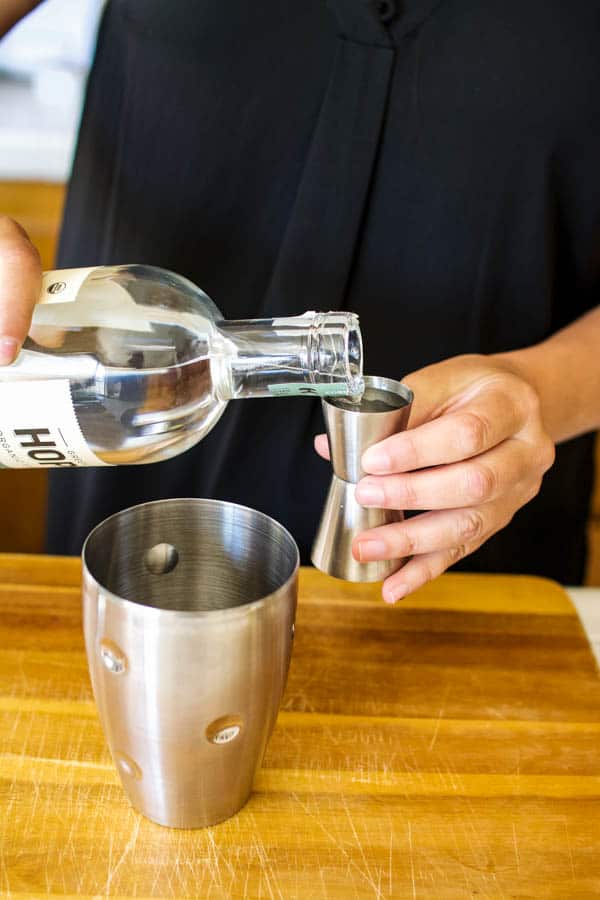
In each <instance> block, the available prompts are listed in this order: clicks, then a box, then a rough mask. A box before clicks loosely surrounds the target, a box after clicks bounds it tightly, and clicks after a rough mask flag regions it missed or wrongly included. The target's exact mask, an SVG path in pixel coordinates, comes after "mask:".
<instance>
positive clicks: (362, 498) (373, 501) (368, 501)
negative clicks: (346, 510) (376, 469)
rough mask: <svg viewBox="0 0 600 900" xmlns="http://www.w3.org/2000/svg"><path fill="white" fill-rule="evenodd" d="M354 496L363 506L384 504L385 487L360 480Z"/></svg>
mask: <svg viewBox="0 0 600 900" xmlns="http://www.w3.org/2000/svg"><path fill="white" fill-rule="evenodd" d="M354 496H355V497H356V499H357V501H358V502H359V503H360V505H361V506H383V503H384V500H385V494H384V492H383V488H381V487H379V485H377V484H364V483H363V482H359V484H358V485H357V487H356V490H355V492H354Z"/></svg>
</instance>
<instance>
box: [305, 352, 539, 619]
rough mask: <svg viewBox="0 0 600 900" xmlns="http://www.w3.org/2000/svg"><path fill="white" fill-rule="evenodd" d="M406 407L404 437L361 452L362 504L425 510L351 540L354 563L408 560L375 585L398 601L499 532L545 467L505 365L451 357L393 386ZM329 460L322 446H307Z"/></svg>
mask: <svg viewBox="0 0 600 900" xmlns="http://www.w3.org/2000/svg"><path fill="white" fill-rule="evenodd" d="M403 382H404V383H405V384H406V385H408V387H410V388H411V389H412V391H413V392H414V395H415V401H414V404H413V408H412V411H411V416H410V423H409V425H410V427H409V430H408V431H404V432H402V433H400V434H395V435H393V436H392V437H389V438H387V439H386V440H384V441H381V442H380V443H379V444H375V445H374V446H373V447H370V448H369V449H368V450H367V451H366V453H365V454H364V455H363V460H362V463H363V468H364V469H365V471H366V472H368V473H370V474H369V475H367V476H366V477H365V478H363V479H362V480H361V481H360V482H359V484H358V486H357V488H356V499H357V500H358V502H359V503H360V504H361V505H362V506H373V507H379V508H389V509H401V510H427V512H422V513H421V514H420V515H418V516H414V517H412V518H410V519H407V520H405V521H404V522H398V523H395V524H393V525H384V526H382V527H380V528H373V529H371V530H370V531H365V532H362V533H361V534H358V535H357V536H356V537H355V539H354V541H353V544H352V552H353V555H354V557H355V558H356V559H357V560H358V561H359V562H370V561H371V560H381V559H397V558H406V557H410V559H409V560H408V561H407V562H406V563H405V564H404V565H403V567H402V568H401V569H400V570H399V571H398V572H396V573H394V574H393V575H391V576H390V577H389V578H388V579H387V580H386V581H385V583H384V585H383V598H384V600H385V601H386V602H388V603H395V602H396V601H397V600H399V599H400V598H401V597H404V596H405V595H406V594H408V593H410V592H411V591H414V590H415V589H416V588H418V587H421V585H423V584H425V583H426V582H427V581H430V580H431V579H433V578H437V576H438V575H441V573H442V572H444V571H445V569H447V568H448V566H450V565H452V564H453V563H455V562H457V561H458V560H459V559H462V557H464V556H467V554H469V553H472V552H473V551H474V550H476V549H477V548H478V547H480V546H481V544H483V543H484V542H485V541H486V540H487V539H488V538H489V537H491V536H492V535H493V534H495V533H496V532H497V531H499V530H500V529H501V528H504V526H505V525H508V523H509V522H510V520H511V519H512V517H513V516H514V514H515V512H516V511H517V510H518V509H519V508H520V507H521V506H523V505H524V504H525V503H527V502H528V501H529V500H531V499H532V498H533V497H535V495H536V494H537V493H538V491H539V489H540V485H541V481H542V477H543V475H544V473H545V472H546V471H547V470H548V469H549V468H550V466H551V465H552V463H553V461H554V444H553V442H552V440H551V439H550V437H549V435H548V434H547V433H546V431H545V429H544V424H543V421H542V417H541V412H540V402H539V398H538V395H537V393H536V391H535V389H534V388H533V387H532V386H531V385H530V384H529V383H528V382H527V381H526V380H525V379H524V378H523V377H521V376H520V375H519V374H517V370H516V369H514V368H513V367H511V365H510V362H509V361H507V359H506V357H502V358H500V357H493V356H457V357H454V358H452V359H448V360H445V361H444V362H441V363H437V364H435V365H432V366H428V367H427V368H425V369H421V370H420V371H418V372H415V373H413V374H412V375H409V376H407V377H406V378H405V379H403ZM315 448H316V450H317V452H318V453H319V454H320V455H321V456H323V457H325V458H328V457H329V452H328V446H327V438H326V436H325V435H324V434H321V435H317V437H316V438H315Z"/></svg>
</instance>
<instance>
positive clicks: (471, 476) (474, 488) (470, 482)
mask: <svg viewBox="0 0 600 900" xmlns="http://www.w3.org/2000/svg"><path fill="white" fill-rule="evenodd" d="M497 482H498V479H497V477H496V474H495V472H494V471H493V469H490V468H489V466H486V465H483V464H482V463H475V464H472V465H470V466H469V467H468V474H467V495H468V496H469V497H470V498H471V499H472V500H473V501H474V502H475V503H483V502H484V501H486V500H489V499H490V498H491V497H492V496H493V495H494V493H495V491H496V487H497Z"/></svg>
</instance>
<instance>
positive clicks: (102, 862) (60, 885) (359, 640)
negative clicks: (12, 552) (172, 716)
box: [0, 557, 600, 900]
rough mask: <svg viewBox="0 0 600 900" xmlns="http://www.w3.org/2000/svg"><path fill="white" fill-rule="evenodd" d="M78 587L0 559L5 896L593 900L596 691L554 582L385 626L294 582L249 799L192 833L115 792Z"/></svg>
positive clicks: (446, 602)
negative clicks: (268, 734) (281, 687)
mask: <svg viewBox="0 0 600 900" xmlns="http://www.w3.org/2000/svg"><path fill="white" fill-rule="evenodd" d="M3 573H4V578H3ZM28 579H30V580H29V581H28ZM78 580H79V565H78V563H77V561H75V560H58V561H56V562H54V561H49V560H47V559H44V558H41V557H40V558H35V559H34V560H33V561H29V558H27V557H24V558H17V557H10V558H4V559H2V558H1V557H0V810H1V819H0V835H1V837H0V896H6V897H11V898H15V900H33V898H35V900H40V898H41V897H49V898H51V900H58V898H59V897H60V898H61V900H69V898H70V900H75V897H77V898H88V900H91V898H106V897H110V898H121V900H125V898H128V900H129V898H134V897H135V898H136V900H148V898H150V897H152V898H163V900H166V898H180V897H181V898H184V897H185V898H196V900H197V898H199V897H202V900H223V898H228V897H233V898H235V897H239V898H243V897H248V898H251V897H252V898H254V897H256V898H259V897H260V898H269V900H282V898H283V900H295V898H301V900H304V898H319V900H352V898H355V897H356V898H388V897H390V898H392V897H399V898H405V897H408V898H411V897H412V898H419V900H428V898H430V897H431V898H436V900H437V898H449V900H455V898H456V900H463V898H464V900H471V898H473V897H475V896H477V897H481V898H483V897H490V898H491V897H505V896H531V897H538V896H548V893H547V888H548V885H551V886H552V890H553V891H554V894H553V895H552V896H556V897H557V898H558V897H560V898H561V900H562V898H563V897H569V896H582V897H583V896H598V895H600V862H599V860H600V853H599V852H598V851H599V850H600V839H599V838H598V835H599V834H600V687H599V684H598V678H597V672H596V668H595V665H594V663H593V659H592V658H591V654H590V651H589V648H588V647H587V645H586V643H585V640H584V638H583V635H582V634H581V630H580V628H579V625H578V623H577V620H576V618H575V616H574V614H573V610H572V608H571V606H570V604H569V602H568V599H567V598H566V596H565V595H564V593H563V592H562V591H561V590H560V588H558V587H557V586H556V585H552V584H551V583H548V582H544V581H543V580H537V579H519V578H517V579H510V578H509V579H504V578H501V577H498V578H494V579H491V580H489V581H488V579H486V578H480V577H473V578H469V577H467V576H447V577H446V576H445V577H444V578H442V579H441V580H440V581H438V582H436V583H435V585H431V586H430V587H428V589H427V590H425V591H423V592H420V593H419V595H417V596H416V597H415V598H413V599H411V601H410V603H409V604H405V605H400V606H399V607H398V608H396V609H394V610H388V609H385V608H383V605H382V604H381V603H380V602H379V600H378V599H377V597H376V593H378V588H376V587H374V588H373V590H371V588H370V587H365V586H360V585H359V586H356V585H353V586H346V585H344V584H343V583H338V582H334V581H333V580H330V579H326V578H324V577H323V576H321V575H319V574H318V573H315V572H308V571H303V572H302V573H301V597H300V605H299V611H298V627H297V630H296V642H295V648H294V658H293V661H292V669H291V672H290V679H289V689H288V693H287V695H286V698H285V700H284V709H283V710H282V712H281V714H280V716H279V719H278V722H277V726H276V728H275V731H274V733H273V735H272V738H271V741H270V744H269V747H268V750H267V753H266V756H265V760H264V765H263V768H262V770H261V771H260V772H259V774H258V777H257V779H256V784H255V792H254V794H253V795H252V797H251V798H250V801H249V802H248V804H247V805H246V807H245V808H244V809H243V810H242V811H241V812H240V813H239V814H238V815H237V816H235V817H234V818H232V819H230V820H229V821H227V822H224V823H222V824H221V825H219V826H216V827H215V828H209V829H202V830H199V831H194V832H186V831H174V830H170V829H165V828H161V827H160V826H157V825H154V824H153V823H151V822H148V821H147V820H145V819H143V817H141V816H140V815H138V814H137V813H136V812H135V811H134V810H132V808H131V807H130V806H129V804H128V802H127V800H126V798H125V796H124V794H123V791H122V788H121V785H120V782H119V779H118V777H117V773H116V770H115V769H114V766H113V763H112V761H111V759H110V756H109V754H108V751H107V748H106V745H105V742H104V739H103V736H102V733H101V730H100V725H99V722H98V719H97V716H96V711H95V708H94V704H93V702H92V698H91V691H90V686H89V680H88V678H87V670H86V663H85V654H84V652H83V644H82V636H81V620H80V611H79V596H78V589H77V586H78ZM2 585H3V586H2ZM45 585H48V586H50V587H51V588H52V590H48V591H46V590H45V588H44V586H45ZM13 587H14V588H15V590H13Z"/></svg>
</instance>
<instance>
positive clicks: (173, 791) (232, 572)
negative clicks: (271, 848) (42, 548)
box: [83, 499, 299, 828]
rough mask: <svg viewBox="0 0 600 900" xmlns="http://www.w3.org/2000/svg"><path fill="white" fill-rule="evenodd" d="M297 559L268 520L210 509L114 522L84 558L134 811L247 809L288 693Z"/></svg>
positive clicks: (197, 821) (107, 721) (193, 506)
mask: <svg viewBox="0 0 600 900" xmlns="http://www.w3.org/2000/svg"><path fill="white" fill-rule="evenodd" d="M298 564H299V554H298V548H297V546H296V543H295V542H294V540H293V538H292V537H291V535H290V534H289V533H288V532H287V531H286V530H285V528H283V526H281V525H279V523H277V522H275V521H274V520H273V519H271V518H269V516H266V515H264V514H263V513H260V512H256V511H255V510H252V509H248V508H246V507H243V506H238V505H237V504H234V503H224V502H220V501H217V500H199V499H190V500H162V501H157V502H154V503H144V504H142V505H141V506H135V507H132V508H131V509H127V510H125V511H123V512H120V513H117V514H116V515H114V516H111V517H110V518H109V519H106V520H105V521H104V522H103V523H102V524H100V525H98V526H97V527H96V528H95V529H94V530H93V531H92V533H91V534H90V536H89V537H88V539H87V541H86V543H85V546H84V549H83V624H84V635H85V644H86V651H87V657H88V664H89V670H90V675H91V681H92V687H93V691H94V697H95V700H96V705H97V707H98V712H99V715H100V720H101V723H102V727H103V729H104V733H105V736H106V739H107V742H108V745H109V748H110V751H111V754H112V757H113V760H114V762H115V765H116V767H117V770H118V773H119V776H120V778H121V782H122V784H123V787H124V789H125V792H126V794H127V796H128V797H129V800H130V801H131V803H132V805H133V806H134V807H135V808H136V809H137V810H139V811H140V812H141V813H143V814H144V815H145V816H147V817H148V818H149V819H152V820H153V821H154V822H157V823H159V824H161V825H168V826H172V827H177V828H199V827H202V826H206V825H214V824H216V823H217V822H221V821H222V820H224V819H227V818H228V817H229V816H232V815H233V814H234V813H236V812H237V811H238V810H239V809H240V808H241V807H242V806H243V805H244V804H245V802H246V801H247V800H248V798H249V796H250V793H251V790H252V782H253V779H254V775H255V773H256V770H257V768H258V766H259V765H260V763H261V761H262V757H263V754H264V751H265V748H266V745H267V741H268V739H269V737H270V734H271V731H272V729H273V726H274V725H275V720H276V718H277V713H278V710H279V704H280V701H281V697H282V694H283V690H284V687H285V682H286V678H287V672H288V667H289V662H290V657H291V648H292V637H293V629H294V616H295V610H296V594H297V576H298Z"/></svg>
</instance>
